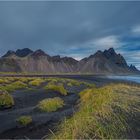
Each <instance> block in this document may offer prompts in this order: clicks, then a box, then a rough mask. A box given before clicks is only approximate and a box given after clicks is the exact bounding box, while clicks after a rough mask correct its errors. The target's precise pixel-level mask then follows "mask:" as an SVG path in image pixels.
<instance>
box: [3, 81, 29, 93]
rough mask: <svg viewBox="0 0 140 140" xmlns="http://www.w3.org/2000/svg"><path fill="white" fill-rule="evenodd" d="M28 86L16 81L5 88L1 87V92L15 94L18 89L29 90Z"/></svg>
mask: <svg viewBox="0 0 140 140" xmlns="http://www.w3.org/2000/svg"><path fill="white" fill-rule="evenodd" d="M27 87H28V86H27V84H25V83H23V82H21V81H16V82H13V83H10V84H7V85H5V86H1V87H0V90H6V91H8V92H13V91H15V90H17V89H23V88H27Z"/></svg>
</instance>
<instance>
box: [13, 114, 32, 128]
mask: <svg viewBox="0 0 140 140" xmlns="http://www.w3.org/2000/svg"><path fill="white" fill-rule="evenodd" d="M16 121H17V122H18V123H19V124H20V125H21V126H27V125H29V124H31V123H32V117H31V116H20V117H19V118H18V119H17V120H16Z"/></svg>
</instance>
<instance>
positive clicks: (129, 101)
mask: <svg viewBox="0 0 140 140" xmlns="http://www.w3.org/2000/svg"><path fill="white" fill-rule="evenodd" d="M139 93H140V88H138V87H133V86H128V85H121V84H119V85H113V84H112V85H109V86H105V87H102V88H91V89H87V90H84V91H82V92H81V93H80V94H79V95H80V103H79V111H78V112H76V113H75V114H74V116H73V117H71V118H69V119H65V120H64V121H63V122H62V123H61V124H60V125H59V126H58V129H59V130H58V132H56V133H55V134H54V135H53V136H52V137H51V138H53V139H121V138H122V139H125V138H129V135H131V134H132V135H133V134H134V132H133V130H135V133H136V134H138V133H139V132H140V131H139V125H138V124H139V114H140V106H139V105H140V96H139V95H140V94H139ZM130 120H131V121H130Z"/></svg>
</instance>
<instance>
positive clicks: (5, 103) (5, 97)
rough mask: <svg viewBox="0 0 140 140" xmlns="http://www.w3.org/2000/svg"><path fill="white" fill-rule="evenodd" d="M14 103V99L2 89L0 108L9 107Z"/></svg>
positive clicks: (0, 92)
mask: <svg viewBox="0 0 140 140" xmlns="http://www.w3.org/2000/svg"><path fill="white" fill-rule="evenodd" d="M13 105H14V99H13V97H12V96H11V95H9V94H8V92H6V91H0V108H9V107H12V106H13Z"/></svg>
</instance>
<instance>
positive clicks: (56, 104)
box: [37, 97, 64, 112]
mask: <svg viewBox="0 0 140 140" xmlns="http://www.w3.org/2000/svg"><path fill="white" fill-rule="evenodd" d="M63 106H64V101H63V100H62V99H61V98H59V97H55V98H49V99H44V100H42V101H40V102H39V104H38V105H37V108H38V109H39V110H40V111H43V112H53V111H56V110H57V109H59V108H62V107H63Z"/></svg>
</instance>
